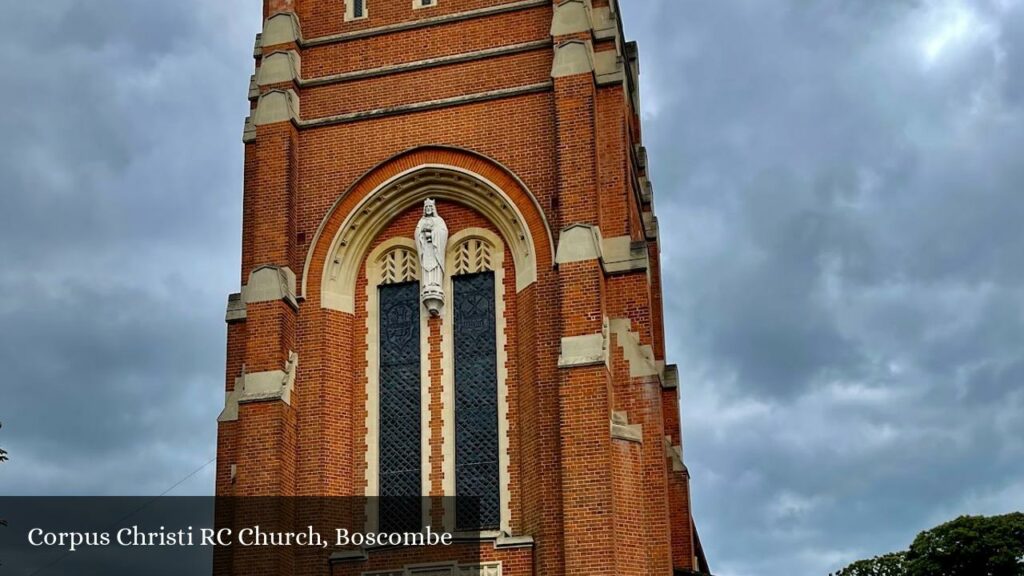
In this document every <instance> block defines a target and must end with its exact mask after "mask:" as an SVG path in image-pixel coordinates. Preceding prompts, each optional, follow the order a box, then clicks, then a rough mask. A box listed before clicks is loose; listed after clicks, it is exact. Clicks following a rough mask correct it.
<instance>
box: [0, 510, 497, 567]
mask: <svg viewBox="0 0 1024 576" xmlns="http://www.w3.org/2000/svg"><path fill="white" fill-rule="evenodd" d="M456 511H458V512H457V514H458V518H459V522H460V530H461V529H463V527H464V526H465V525H464V524H462V522H463V521H464V518H463V516H464V515H465V514H467V513H469V514H471V515H476V516H477V517H479V512H478V511H479V500H478V499H475V498H418V497H417V498H355V497H352V498H312V497H305V498H298V497H297V498H271V497H266V498H213V497H160V498H152V497H35V498H29V497H25V498H19V497H0V521H4V522H5V523H6V526H3V525H2V524H0V575H8V574H10V575H18V576H37V575H38V576H50V575H57V574H75V575H80V576H93V575H95V576H100V575H102V576H129V575H130V576H136V575H139V574H146V575H151V576H172V575H173V576H180V575H184V574H187V575H207V574H212V575H215V576H219V575H225V576H227V575H232V574H247V573H251V572H252V571H254V570H257V569H259V570H260V571H265V570H266V567H267V566H268V565H271V566H277V567H280V568H281V570H277V571H278V572H280V571H286V572H288V573H293V574H297V575H304V574H311V575H312V574H323V575H328V574H330V575H333V576H339V575H347V574H360V573H362V572H367V571H386V570H393V571H401V570H402V569H403V568H404V567H405V566H410V565H431V564H437V565H438V566H445V565H448V566H452V567H457V566H471V565H475V564H479V561H480V558H479V553H480V549H481V538H482V534H481V533H480V532H457V533H456V532H451V531H448V530H446V528H445V527H446V526H448V527H450V526H453V525H454V518H455V517H456ZM478 525H479V524H478ZM286 565H287V568H286Z"/></svg>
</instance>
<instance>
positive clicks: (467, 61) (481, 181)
mask: <svg viewBox="0 0 1024 576" xmlns="http://www.w3.org/2000/svg"><path fill="white" fill-rule="evenodd" d="M364 1H365V2H366V9H367V14H368V17H367V18H364V19H360V20H354V21H349V22H346V21H345V0H265V3H264V17H265V18H268V19H269V18H271V17H275V18H277V22H281V21H282V20H281V19H280V18H281V17H280V16H279V14H282V13H283V14H285V15H287V16H288V18H291V19H292V20H288V21H293V22H295V23H296V24H297V25H296V31H297V32H298V34H297V35H296V37H295V38H291V39H289V38H287V37H284V38H283V41H281V42H277V43H276V44H275V45H264V44H266V43H265V42H261V41H260V40H257V44H256V50H255V52H254V56H255V61H256V66H257V68H258V67H260V66H261V64H262V63H263V61H264V60H265V58H266V57H267V56H269V55H270V54H271V53H274V52H277V51H281V50H290V51H294V52H295V53H296V54H297V56H298V59H297V61H301V66H300V70H296V76H297V77H294V78H293V79H292V80H291V81H284V82H280V83H274V84H270V85H264V86H258V87H255V88H254V89H253V90H254V92H252V93H251V94H250V96H251V98H250V100H251V106H252V112H253V118H257V117H262V118H268V117H269V118H272V119H274V120H273V121H268V122H265V123H259V124H258V125H257V124H253V123H250V124H247V131H246V132H247V135H246V137H245V138H244V140H245V142H246V144H245V166H244V170H245V183H244V190H243V194H244V211H243V244H242V250H243V254H242V269H241V271H240V272H241V275H240V279H241V283H242V285H243V294H244V285H245V284H246V283H247V282H249V280H250V275H251V273H252V272H253V271H254V270H256V269H257V268H259V267H261V266H267V265H271V266H277V267H282V268H283V267H287V268H288V269H289V270H290V271H292V272H294V274H295V275H296V284H295V286H293V287H286V289H285V290H286V291H291V292H292V293H293V294H294V302H297V303H298V306H297V307H296V306H294V305H293V303H292V302H290V301H288V300H287V299H282V300H280V301H271V302H265V301H264V302H252V303H249V304H246V305H245V306H244V312H243V313H241V314H237V313H236V314H233V315H229V327H228V337H227V368H226V375H225V376H226V392H228V393H231V392H233V391H235V387H236V385H243V386H244V383H245V382H247V381H248V380H247V378H252V377H253V376H252V375H253V374H257V373H267V372H271V371H275V370H285V369H286V367H287V364H288V362H289V358H290V357H291V356H290V355H291V354H292V353H295V354H297V356H298V364H297V368H296V370H297V372H296V375H295V381H294V386H293V389H292V390H291V393H290V398H284V397H281V398H273V397H271V398H268V399H264V400H262V401H258V402H243V403H241V404H239V405H238V409H237V418H234V419H232V418H223V417H222V421H221V423H220V428H219V438H218V461H217V494H218V495H222V496H274V495H285V496H291V495H296V496H316V495H328V496H363V495H366V491H367V482H366V473H367V472H366V460H367V450H368V441H367V434H368V432H369V431H368V430H367V427H366V424H365V423H366V421H367V393H366V385H367V381H368V378H369V375H368V374H367V370H368V365H367V360H366V353H367V320H368V319H367V310H366V307H365V306H364V305H363V303H364V302H365V301H366V294H367V290H370V289H374V287H370V286H368V285H367V279H366V274H365V272H364V271H365V266H366V262H365V258H366V257H367V255H368V254H369V252H370V251H371V250H372V249H373V247H375V246H378V245H380V244H381V243H382V242H385V241H387V240H388V239H390V238H393V237H396V236H397V237H408V238H412V236H413V232H412V231H413V228H414V227H415V224H416V221H417V220H418V218H419V216H420V214H421V212H420V202H412V201H409V202H403V201H402V200H401V195H402V194H405V193H409V194H412V193H414V190H412V189H411V188H410V187H409V186H406V187H404V188H402V190H400V191H398V192H395V194H398V195H399V197H398V199H397V200H396V201H395V202H396V203H395V204H393V206H398V208H395V209H394V210H395V211H394V213H393V214H390V215H389V216H390V218H389V219H387V221H386V223H385V224H384V225H383V226H380V227H378V228H376V229H373V230H366V231H357V232H355V233H356V234H372V237H368V238H367V240H369V242H368V244H366V245H367V246H368V247H369V248H368V249H366V250H365V251H364V252H362V253H360V254H354V255H353V254H347V256H346V257H350V258H361V259H362V260H360V261H359V262H358V264H359V267H360V272H359V274H358V275H357V276H356V281H355V286H354V287H353V292H352V293H353V295H354V300H355V306H354V309H353V310H352V311H342V310H338V309H336V308H335V307H332V306H328V305H327V303H326V302H324V301H322V296H321V294H322V288H323V284H324V279H325V278H326V277H328V275H329V274H330V273H331V266H332V265H334V263H333V262H332V261H331V260H332V258H334V254H333V253H332V251H331V250H332V242H334V239H335V237H336V236H337V235H338V234H339V231H340V230H341V229H342V226H343V224H344V223H345V222H346V221H349V220H350V219H351V218H352V217H353V215H354V214H355V213H356V212H357V211H360V210H373V209H374V208H373V207H374V205H375V203H377V202H380V201H381V200H380V196H381V195H382V194H385V192H383V191H385V190H387V189H388V188H387V186H388V185H389V182H392V181H394V179H396V178H398V177H400V176H402V175H403V174H408V173H410V172H412V171H416V170H417V169H419V168H422V167H443V168H444V169H445V170H452V171H457V172H458V173H459V174H464V175H466V176H467V178H468V180H470V181H472V182H474V183H476V184H477V185H478V187H477V188H476V189H475V190H476V191H475V192H473V193H472V194H469V195H464V196H462V197H461V198H462V199H461V200H458V201H456V200H453V199H442V200H439V202H438V210H439V213H440V214H441V215H442V216H443V217H444V218H445V220H446V222H447V224H448V226H449V229H450V231H451V233H452V234H455V233H456V232H458V231H459V230H463V229H465V228H468V227H476V228H483V229H485V230H489V231H491V232H493V233H494V234H497V235H499V237H500V236H502V234H503V233H502V229H503V228H502V226H499V225H498V224H499V222H496V221H495V220H494V216H493V215H491V216H488V214H486V213H485V212H486V211H484V210H482V208H481V205H480V204H478V203H477V201H476V199H475V198H476V197H475V196H473V194H493V193H495V192H496V191H500V193H501V194H504V197H506V198H507V199H508V201H509V202H511V206H510V207H509V208H514V210H512V209H509V210H507V211H506V212H503V213H502V214H501V217H507V218H510V219H514V218H518V219H519V220H521V222H520V224H521V225H522V226H523V227H524V228H525V229H526V230H528V232H529V237H530V238H531V239H532V245H531V246H529V250H528V251H529V252H530V255H529V261H530V262H531V263H532V265H533V266H535V267H536V276H535V280H534V281H533V282H531V283H529V284H528V285H526V286H517V281H516V278H517V274H516V273H517V270H516V266H517V261H516V259H515V258H514V257H513V252H512V251H513V250H515V249H516V248H515V242H513V241H512V240H513V239H511V238H503V240H504V243H505V248H504V249H505V257H504V259H503V266H504V269H505V275H504V287H505V291H504V297H505V308H504V310H505V311H504V319H505V337H506V338H505V343H506V344H505V352H506V354H507V362H506V363H505V366H504V368H505V370H506V372H507V380H506V382H507V389H508V470H507V473H508V478H509V486H508V489H509V490H508V491H509V498H510V500H509V502H510V503H509V508H510V511H509V518H508V519H507V521H508V522H507V524H508V526H510V528H511V534H507V535H505V536H515V537H518V536H529V537H532V542H528V543H526V544H524V545H520V546H516V547H501V546H496V545H495V542H494V540H493V539H491V540H483V541H480V542H471V543H464V544H460V547H459V548H458V550H456V551H452V554H455V555H456V556H461V557H470V556H476V555H479V558H480V560H482V561H487V562H501V566H502V574H505V575H506V576H520V575H522V576H527V575H534V574H537V575H545V576H563V575H565V576H569V575H587V576H591V575H596V574H607V575H613V574H614V575H616V576H619V575H633V574H635V575H669V574H672V573H673V570H674V569H675V570H706V564H705V562H704V560H703V553H702V552H701V551H700V546H699V540H698V539H697V538H696V531H695V528H694V523H693V519H692V517H691V515H690V494H689V472H688V471H687V470H686V468H685V466H683V465H682V461H681V456H679V457H673V454H681V450H679V451H677V452H673V448H674V447H679V446H680V445H681V442H682V439H681V432H680V417H679V410H678V396H677V390H676V389H675V388H674V387H672V386H668V385H667V381H666V379H665V376H664V372H663V371H662V372H658V371H655V372H651V371H647V372H645V373H644V375H642V376H636V375H635V373H636V372H637V370H636V367H635V366H634V367H633V369H632V370H631V362H635V361H636V359H635V357H634V356H635V355H634V356H630V355H629V354H627V349H630V350H633V349H636V347H638V346H639V347H640V348H641V349H644V350H650V354H651V358H650V360H651V365H657V366H659V367H663V366H664V365H665V360H666V358H665V343H664V332H665V331H664V323H663V313H662V308H663V304H662V293H661V291H662V286H661V268H660V261H659V258H660V247H659V245H658V237H657V229H656V228H657V226H656V220H654V219H653V218H652V214H653V206H652V200H651V197H650V194H649V193H648V191H647V190H645V182H646V179H647V173H646V171H647V167H646V160H645V158H644V156H645V154H644V153H643V152H642V148H641V146H640V144H641V126H640V117H639V113H638V111H637V110H636V109H635V106H636V102H637V100H636V98H635V93H636V92H637V87H636V76H637V74H638V63H637V60H636V50H635V45H633V44H630V43H627V42H626V40H625V39H624V38H623V37H622V33H621V25H619V23H618V18H619V17H620V14H619V13H618V10H617V7H616V5H615V2H614V1H612V0H551V1H544V0H540V1H537V0H532V1H531V0H436V5H435V6H432V7H429V8H422V9H413V7H412V3H411V1H410V0H364ZM556 13H559V14H560V16H559V18H563V20H564V18H567V16H566V15H571V16H573V18H570V19H569V21H571V22H573V23H575V24H574V25H575V26H576V27H575V28H573V27H572V26H570V27H569V28H570V29H571V30H572V31H570V32H568V33H565V34H562V33H561V32H562V29H561V28H560V29H559V30H558V31H556V32H557V34H558V35H556V36H552V32H553V27H552V23H553V21H556ZM276 15H277V16H276ZM268 22H269V20H268ZM268 26H269V24H268ZM563 28H564V27H563ZM274 37H275V38H278V39H281V36H280V35H279V34H276V35H274ZM573 43H576V44H575V45H572V44H573ZM508 47H516V48H515V49H513V50H505V48H508ZM562 50H564V52H560V51H562ZM609 52H614V53H615V54H614V58H612V61H614V62H615V66H616V68H615V70H614V71H613V72H614V74H613V75H612V77H613V80H612V81H605V80H600V79H599V74H597V73H595V72H594V71H592V69H593V68H594V66H595V64H594V63H595V61H596V59H597V55H598V54H602V53H603V54H605V55H608V54H609ZM556 54H557V55H558V56H557V57H556ZM570 54H571V55H572V56H573V57H574V58H575V60H573V61H572V62H571V63H572V66H573V67H572V70H573V72H572V73H569V74H564V75H563V74H561V73H559V74H554V75H553V74H552V72H553V69H554V68H555V67H556V59H557V58H562V57H563V56H565V57H568V56H569V55H570ZM581 56H582V59H581ZM436 59H442V60H441V61H437V60H436ZM397 65H401V66H403V67H400V68H398V69H394V70H389V68H388V67H392V66H397ZM581 67H582V68H581ZM367 71H370V72H371V73H368V74H361V73H362V72H367ZM601 72H602V73H601V75H600V76H601V78H605V77H606V76H607V74H608V70H603V71H601ZM271 90H290V91H292V92H293V94H294V98H295V101H296V102H297V104H298V106H297V110H298V113H297V115H294V114H286V115H285V116H283V117H281V118H279V119H277V117H276V116H272V115H268V114H270V112H269V111H264V110H260V109H259V108H260V107H261V106H268V108H269V100H270V99H269V98H268V99H266V100H264V99H261V98H260V95H264V94H269V93H270V91H271ZM495 93H500V94H501V95H499V96H495V95H493V94H495ZM486 94H490V95H489V96H486V97H485V96H481V95H486ZM438 102H440V103H438ZM424 103H432V104H431V105H430V106H423V104H424ZM257 112H259V113H260V115H257ZM339 115H345V116H344V118H343V119H341V116H339ZM289 116H291V117H289ZM513 212H515V213H513ZM516 214H518V216H517V215H516ZM575 224H587V225H591V226H594V227H596V229H598V230H599V231H600V234H601V235H602V236H603V237H604V238H623V237H628V239H629V240H630V241H631V242H633V243H634V244H637V245H640V246H643V247H644V251H645V252H646V255H647V260H648V263H647V265H646V266H643V267H640V268H636V269H631V270H628V271H625V272H621V271H619V272H616V273H614V274H611V273H609V272H608V271H607V270H606V269H605V267H604V265H603V263H602V261H601V260H600V259H598V258H593V259H587V260H582V261H574V262H563V263H561V264H557V263H556V261H555V259H554V254H555V252H556V248H557V247H558V243H559V241H560V233H559V231H560V230H562V229H565V228H567V227H569V226H571V225H575ZM505 229H506V230H507V227H506V228H505ZM613 320H614V321H617V322H620V323H621V322H625V321H628V326H629V333H630V334H631V336H629V337H628V338H626V339H625V340H624V339H623V337H622V336H621V335H620V334H619V333H618V332H615V331H613V330H610V329H609V323H610V322H612V321H613ZM442 322H443V319H442V318H432V319H430V320H429V321H428V328H427V329H428V337H427V339H426V340H427V342H428V344H429V350H426V351H424V353H425V354H428V357H429V362H430V364H429V365H430V369H429V377H428V380H429V382H426V383H424V385H425V386H426V387H427V390H428V397H429V406H428V410H429V432H428V431H427V430H424V434H425V435H426V434H429V436H427V437H429V445H428V447H427V450H428V453H429V466H428V469H427V470H425V471H424V473H425V474H427V475H428V477H427V478H428V480H427V481H428V484H427V485H429V487H430V495H431V496H441V495H444V480H445V479H444V475H445V470H446V468H445V463H444V461H443V460H444V449H443V445H444V442H445V441H446V439H445V438H444V434H445V427H444V423H445V412H444V399H443V396H442V388H441V381H442V373H443V371H444V370H443V365H442V364H443V362H444V358H443V357H442V353H441V349H442V343H441V340H442V337H441V334H442V326H441V323H442ZM593 334H603V335H604V342H605V344H604V350H603V352H602V351H600V350H599V351H598V352H602V353H603V354H604V356H605V357H606V360H605V361H603V362H598V363H590V364H587V365H573V366H562V367H560V366H559V357H560V352H561V346H562V339H563V338H566V337H574V336H585V335H593ZM627 340H628V341H627ZM631 358H633V359H632V360H631ZM225 413H226V414H227V411H226V412H225ZM616 418H618V422H619V424H620V426H618V427H617V426H615V425H614V424H612V423H613V421H615V420H616ZM637 426H639V430H640V432H639V434H638V435H635V436H633V435H623V434H617V433H616V432H615V431H616V430H625V429H630V430H632V429H635V428H636V427H637ZM433 521H434V523H435V524H437V523H440V521H441V517H440V514H438V513H437V511H436V510H435V514H434V517H433ZM470 552H472V554H470ZM253 554H255V553H253ZM289 554H293V555H292V556H289ZM455 559H457V558H441V557H438V558H432V560H455ZM420 560H422V559H420ZM408 562H411V559H408V558H403V557H402V556H401V554H398V553H389V552H387V551H370V553H369V554H368V558H367V559H366V560H364V561H357V562H342V563H335V564H334V565H333V568H332V565H331V564H330V563H329V562H328V558H327V554H326V553H324V554H319V553H309V552H303V553H290V552H287V551H273V552H267V553H264V555H263V556H262V557H254V556H253V555H252V554H248V555H240V556H237V557H231V558H226V557H224V556H223V555H221V556H219V557H218V559H217V566H218V571H219V573H223V574H242V573H245V574H275V575H276V574H323V575H325V576H326V575H328V574H332V575H348V574H353V575H354V574H361V573H363V572H366V571H374V570H401V568H402V566H404V565H405V564H404V563H408Z"/></svg>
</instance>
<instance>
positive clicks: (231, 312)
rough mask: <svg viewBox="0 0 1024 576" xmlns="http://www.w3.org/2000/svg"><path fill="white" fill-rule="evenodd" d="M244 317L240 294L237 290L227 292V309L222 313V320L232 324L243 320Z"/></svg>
mask: <svg viewBox="0 0 1024 576" xmlns="http://www.w3.org/2000/svg"><path fill="white" fill-rule="evenodd" d="M245 317H246V311H245V301H244V300H242V294H241V293H239V292H236V293H234V294H228V309H227V311H226V312H225V313H224V321H225V322H227V323H228V324H233V323H235V322H241V321H242V320H245Z"/></svg>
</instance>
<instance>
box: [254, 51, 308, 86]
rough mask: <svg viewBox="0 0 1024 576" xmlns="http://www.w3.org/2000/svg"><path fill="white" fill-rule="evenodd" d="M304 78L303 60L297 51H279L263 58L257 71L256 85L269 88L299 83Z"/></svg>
mask: <svg viewBox="0 0 1024 576" xmlns="http://www.w3.org/2000/svg"><path fill="white" fill-rule="evenodd" d="M300 78H302V58H301V57H300V56H299V53H298V52H296V51H295V50H278V51H276V52H271V53H270V54H267V55H266V56H264V57H263V62H262V63H261V64H260V67H259V68H258V69H257V70H256V84H257V85H258V86H269V85H271V84H280V83H282V82H294V83H298V82H299V80H300Z"/></svg>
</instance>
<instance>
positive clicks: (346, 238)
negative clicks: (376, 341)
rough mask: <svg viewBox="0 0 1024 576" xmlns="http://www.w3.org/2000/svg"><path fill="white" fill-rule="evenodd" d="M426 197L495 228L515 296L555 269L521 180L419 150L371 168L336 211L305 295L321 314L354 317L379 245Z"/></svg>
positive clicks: (319, 241)
mask: <svg viewBox="0 0 1024 576" xmlns="http://www.w3.org/2000/svg"><path fill="white" fill-rule="evenodd" d="M426 198H437V199H443V200H448V201H452V202H455V203H458V204H462V205H465V206H467V207H469V208H472V209H474V210H476V211H478V212H479V213H481V214H482V215H483V216H484V217H485V218H487V219H488V220H490V221H491V222H492V223H493V224H494V225H495V227H496V228H497V229H498V230H499V232H500V233H501V236H502V237H503V239H504V241H505V242H507V243H508V245H509V247H510V250H511V252H512V257H513V260H514V262H515V268H516V290H517V291H521V290H522V289H524V288H526V287H527V286H529V285H530V284H532V283H534V282H535V281H536V280H537V277H538V268H539V267H540V266H545V265H546V266H550V265H551V264H552V263H553V261H554V252H553V250H554V248H553V247H554V243H553V240H552V236H551V229H550V227H549V226H548V224H547V221H546V219H545V217H544V214H543V212H542V211H541V209H540V205H539V203H538V202H537V200H536V198H535V197H534V196H533V195H532V194H531V193H530V192H529V190H528V189H526V187H525V186H524V185H523V183H522V182H521V181H520V180H519V179H518V178H516V177H515V176H513V175H512V174H511V173H510V172H508V171H507V170H506V169H505V168H504V167H502V166H500V165H499V164H497V163H495V162H493V161H491V160H489V159H486V158H483V157H482V156H479V155H477V154H473V153H470V152H466V151H463V150H457V149H448V148H436V147H435V148H426V149H416V150H412V151H409V152H406V153H403V154H400V155H399V156H397V157H395V158H393V159H392V160H389V161H387V162H385V163H383V164H381V165H380V166H378V167H377V168H375V169H373V170H371V171H370V172H369V173H367V174H366V175H365V176H364V177H363V178H361V179H360V180H359V181H358V182H357V183H356V184H355V185H354V186H353V187H352V188H351V189H350V190H349V191H348V192H347V193H346V194H344V195H343V196H342V197H341V198H339V200H338V202H337V203H336V204H335V205H334V207H332V209H331V210H330V212H329V213H328V215H327V217H326V218H325V219H324V221H323V222H322V223H321V226H320V228H319V229H318V230H317V233H316V236H315V237H314V239H313V244H312V247H311V249H310V251H309V254H308V255H307V258H306V263H305V267H304V269H303V275H302V296H303V297H305V298H310V297H317V296H318V297H319V299H320V307H321V308H327V309H331V310H337V311H340V312H346V313H352V312H353V310H354V308H355V302H354V293H355V282H356V278H357V276H358V274H359V268H360V266H361V264H362V260H363V258H364V257H365V255H366V253H367V251H368V249H369V247H370V246H371V244H372V243H373V241H374V239H375V238H376V237H377V235H378V234H379V233H380V232H381V231H382V230H383V229H384V228H385V227H386V226H387V224H388V223H389V222H390V221H391V220H392V219H394V218H395V217H396V216H398V215H399V214H401V213H402V212H403V211H404V210H407V209H408V208H409V207H411V206H413V205H415V204H417V203H422V202H423V200H425V199H426ZM310 279H312V286H310ZM311 291H315V292H318V294H315V295H314V294H311V293H310V292H311Z"/></svg>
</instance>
